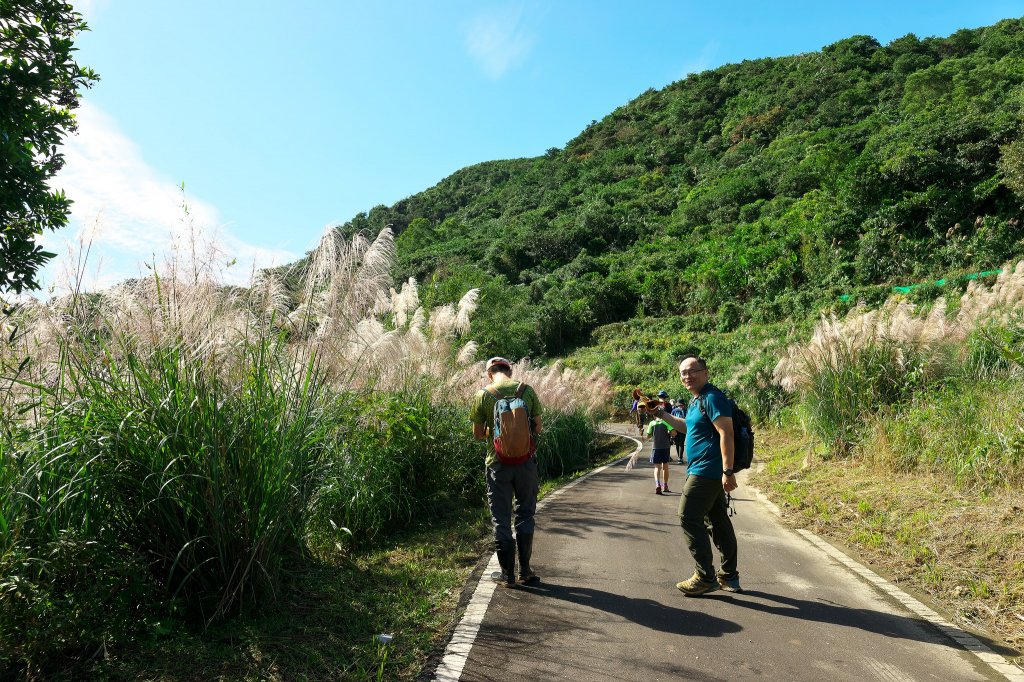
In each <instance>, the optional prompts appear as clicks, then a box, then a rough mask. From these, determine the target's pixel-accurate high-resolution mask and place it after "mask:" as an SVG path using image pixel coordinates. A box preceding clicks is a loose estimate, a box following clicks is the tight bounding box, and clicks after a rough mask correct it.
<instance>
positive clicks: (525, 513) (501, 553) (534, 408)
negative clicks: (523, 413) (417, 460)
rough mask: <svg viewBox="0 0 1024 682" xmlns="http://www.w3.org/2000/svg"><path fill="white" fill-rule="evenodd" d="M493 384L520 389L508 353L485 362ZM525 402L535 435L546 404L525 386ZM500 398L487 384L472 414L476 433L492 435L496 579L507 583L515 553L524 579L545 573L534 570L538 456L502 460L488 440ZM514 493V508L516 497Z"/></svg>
mask: <svg viewBox="0 0 1024 682" xmlns="http://www.w3.org/2000/svg"><path fill="white" fill-rule="evenodd" d="M486 370H487V378H488V380H489V381H490V386H489V388H492V389H495V390H497V392H498V393H499V394H500V395H502V396H504V397H506V398H507V397H511V396H514V395H515V394H516V391H517V390H518V388H519V384H520V382H518V381H516V380H514V379H513V378H512V363H511V362H509V361H508V360H506V359H505V358H491V359H490V360H488V361H487V365H486ZM522 398H523V402H525V403H526V408H527V410H529V412H530V418H531V420H532V422H533V434H534V436H539V435H540V431H541V411H542V407H541V404H540V399H539V398H538V397H537V393H536V392H535V391H534V390H533V388H531V387H530V386H527V387H526V388H525V390H524V391H523V395H522ZM496 402H497V400H496V399H495V397H494V396H493V395H491V393H490V392H489V391H487V390H486V389H481V390H480V391H478V392H477V395H476V398H475V399H474V401H473V406H472V407H471V408H470V411H469V419H470V421H472V422H473V437H474V438H476V439H477V440H485V439H487V441H488V442H487V463H486V464H487V472H486V475H487V504H488V506H489V507H490V509H491V525H492V526H493V527H494V546H495V551H496V552H497V554H498V563H499V564H500V565H501V574H500V575H498V574H495V576H494V577H495V579H497V580H498V581H499V583H501V584H503V585H505V586H506V587H513V586H514V585H515V584H516V578H515V567H516V552H517V550H518V553H519V580H520V582H522V583H524V584H532V583H535V582H537V581H539V580H540V577H539V576H538V575H537V574H536V573H534V572H533V571H532V570H531V569H530V558H531V556H532V555H533V533H534V529H535V524H534V519H533V517H534V514H535V513H536V511H537V492H538V488H539V484H538V478H537V457H536V456H535V455H531V456H530V457H529V459H527V460H526V461H525V462H522V463H521V464H505V463H503V462H502V461H501V460H499V459H498V454H497V453H496V452H495V450H494V443H493V441H491V440H490V439H489V436H490V434H491V432H492V431H493V430H494V405H495V403H496ZM513 497H515V507H513V505H512V498H513ZM513 512H515V529H516V532H515V537H513V535H512V516H513Z"/></svg>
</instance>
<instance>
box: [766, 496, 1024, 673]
mask: <svg viewBox="0 0 1024 682" xmlns="http://www.w3.org/2000/svg"><path fill="white" fill-rule="evenodd" d="M747 488H748V489H749V490H752V491H754V493H755V495H756V496H757V499H758V501H759V502H760V503H761V504H763V505H765V506H766V507H768V509H769V510H770V511H771V512H772V513H773V514H775V516H777V517H779V518H780V519H781V518H782V510H780V509H779V508H778V506H776V505H775V504H774V503H773V502H772V501H771V500H769V499H768V498H767V497H766V496H765V495H764V493H762V492H761V491H760V490H759V489H758V488H755V487H753V486H747ZM795 530H796V532H797V534H799V535H800V536H801V537H803V538H804V539H805V540H807V541H808V542H810V543H811V544H812V545H814V546H815V547H817V548H818V549H819V550H821V551H822V552H824V553H825V554H826V555H828V556H830V557H831V558H833V559H835V560H836V561H838V562H839V563H840V564H842V565H843V566H845V567H846V568H847V569H849V570H850V571H853V572H854V573H856V574H857V575H859V576H860V577H861V578H863V579H865V580H867V581H868V582H869V583H871V584H872V585H873V586H874V587H876V588H877V589H879V590H881V591H882V592H884V593H885V594H887V595H889V596H890V597H892V598H893V599H895V600H896V601H898V602H899V603H900V604H902V605H903V607H904V608H906V609H908V610H909V611H910V612H911V613H914V614H916V615H917V616H919V617H921V618H922V619H924V620H926V621H927V622H929V623H931V624H932V625H933V626H934V627H935V628H937V629H938V630H939V632H941V633H942V634H944V635H946V636H947V637H949V638H950V639H952V640H953V641H955V642H956V643H957V644H958V645H960V647H961V648H963V649H964V650H965V651H968V652H970V653H972V654H974V655H975V656H976V657H977V658H978V659H979V660H981V662H983V663H985V664H986V665H987V666H989V667H990V668H992V669H993V670H995V671H996V672H997V673H999V674H1000V675H1003V676H1004V677H1005V678H1006V679H1007V680H1010V682H1024V670H1021V669H1020V668H1018V667H1017V666H1015V665H1014V664H1012V663H1010V662H1009V661H1008V660H1007V659H1006V658H1005V657H1003V656H1001V655H1000V654H997V653H996V652H994V651H992V649H990V648H989V647H988V646H986V645H985V644H984V643H983V642H981V641H980V640H979V639H978V638H977V637H975V636H974V635H972V634H971V633H969V632H967V631H965V630H963V629H962V628H960V627H957V626H956V625H954V624H953V623H950V622H949V621H948V620H946V619H945V618H943V617H942V616H941V615H939V613H938V612H936V611H935V610H933V609H931V608H929V607H928V606H927V605H925V604H924V603H923V602H921V601H920V600H918V599H916V598H914V597H912V596H911V595H909V594H907V593H906V592H904V591H903V590H901V589H900V588H898V587H896V586H895V585H893V584H892V583H891V582H889V581H888V580H886V579H885V578H883V577H882V576H880V575H878V574H877V573H875V572H874V571H872V570H871V569H870V568H868V567H867V566H864V565H863V564H861V563H860V562H858V561H856V560H854V559H852V558H850V557H849V556H847V555H846V554H844V553H843V552H841V551H839V550H838V549H837V548H836V547H835V546H833V545H832V544H830V543H829V542H827V541H826V540H823V539H822V538H821V537H819V536H818V535H817V534H815V533H812V532H811V531H809V530H806V529H804V528H797V529H795Z"/></svg>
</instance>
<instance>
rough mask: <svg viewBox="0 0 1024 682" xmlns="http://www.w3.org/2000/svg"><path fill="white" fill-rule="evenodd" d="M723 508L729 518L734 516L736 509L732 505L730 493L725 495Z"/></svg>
mask: <svg viewBox="0 0 1024 682" xmlns="http://www.w3.org/2000/svg"><path fill="white" fill-rule="evenodd" d="M725 508H726V509H728V510H729V516H736V507H735V506H734V505H733V503H732V493H728V492H727V493H726V494H725Z"/></svg>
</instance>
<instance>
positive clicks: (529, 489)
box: [487, 457, 538, 542]
mask: <svg viewBox="0 0 1024 682" xmlns="http://www.w3.org/2000/svg"><path fill="white" fill-rule="evenodd" d="M537 489H538V483H537V459H536V458H535V457H531V458H530V459H528V460H526V461H525V462H523V463H522V464H517V465H515V466H508V465H506V464H502V463H501V462H495V463H494V464H492V465H491V466H489V467H487V504H488V506H490V508H491V523H492V524H493V526H494V540H495V542H501V541H503V540H505V541H511V540H512V515H513V513H514V514H515V527H516V533H517V534H519V533H532V532H533V529H534V522H533V516H534V514H535V513H536V512H537ZM513 497H514V498H515V505H514V506H513V504H512V498H513Z"/></svg>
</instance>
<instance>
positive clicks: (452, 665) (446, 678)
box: [432, 433, 1024, 682]
mask: <svg viewBox="0 0 1024 682" xmlns="http://www.w3.org/2000/svg"><path fill="white" fill-rule="evenodd" d="M611 435H614V436H619V437H621V438H626V439H628V440H631V441H633V442H634V443H636V450H635V451H634V452H633V453H630V454H629V455H626V456H625V457H620V458H619V459H617V460H615V461H613V462H611V463H609V464H605V465H604V466H603V467H599V468H597V469H594V470H593V471H590V472H588V473H586V474H584V475H582V476H580V477H579V478H577V479H576V480H575V481H572V482H571V483H568V484H566V485H564V486H562V487H561V488H559V489H558V490H555V491H553V492H552V493H550V494H549V495H547V496H546V497H545V498H544V499H543V500H541V501H540V502H538V503H537V511H540V510H541V509H543V508H544V507H545V506H546V505H547V503H548V501H549V500H551V499H552V498H555V497H558V496H559V495H561V494H563V493H564V492H565V491H566V490H570V489H571V488H574V487H575V486H577V485H579V484H580V483H581V482H582V481H585V480H587V479H588V478H590V477H591V476H595V475H597V474H599V473H601V472H602V471H604V470H605V469H608V468H610V467H613V466H615V465H616V464H619V463H621V462H623V461H625V460H628V459H629V458H630V457H632V456H633V454H635V453H636V452H639V451H640V450H641V449H643V443H641V442H640V441H639V440H637V439H636V438H633V437H632V436H626V435H623V434H621V433H615V434H611ZM499 569H500V566H499V565H498V555H496V554H492V555H491V560H490V561H489V562H488V563H487V568H485V569H484V572H483V574H482V575H481V576H480V579H479V580H478V581H477V584H476V589H475V590H473V596H472V597H471V598H470V600H469V605H467V606H466V612H465V613H464V614H463V615H462V618H461V619H460V620H459V624H458V625H457V626H456V627H455V632H454V633H453V634H452V638H451V639H450V640H449V641H448V646H447V647H445V650H444V657H443V658H442V659H441V663H440V664H439V665H438V666H437V670H435V671H434V677H433V678H432V679H433V680H434V682H458V681H459V679H460V678H461V677H462V671H463V669H464V668H465V667H466V661H468V660H469V651H470V649H472V648H473V643H474V642H475V641H476V636H477V633H479V632H480V625H481V624H482V623H483V622H484V614H486V613H487V607H488V606H489V605H490V603H491V597H492V596H493V595H494V589H495V587H497V583H495V582H494V581H493V580H491V573H493V572H495V571H497V570H499ZM1022 682H1024V680H1022Z"/></svg>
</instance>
